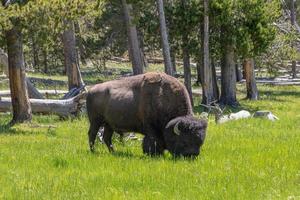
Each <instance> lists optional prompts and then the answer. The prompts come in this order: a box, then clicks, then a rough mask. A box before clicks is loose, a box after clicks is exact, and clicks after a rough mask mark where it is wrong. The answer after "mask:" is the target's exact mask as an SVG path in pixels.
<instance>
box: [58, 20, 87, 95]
mask: <svg viewBox="0 0 300 200" xmlns="http://www.w3.org/2000/svg"><path fill="white" fill-rule="evenodd" d="M65 25H66V30H65V31H64V32H63V35H62V42H63V46H64V59H65V60H64V62H65V68H66V69H67V75H68V86H69V90H71V89H73V88H80V87H81V86H82V85H84V83H83V80H82V78H81V73H80V69H79V61H78V55H77V49H76V37H75V29H74V22H72V21H65Z"/></svg>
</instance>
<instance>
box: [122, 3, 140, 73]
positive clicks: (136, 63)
mask: <svg viewBox="0 0 300 200" xmlns="http://www.w3.org/2000/svg"><path fill="white" fill-rule="evenodd" d="M122 6H123V10H124V18H125V22H126V27H127V35H128V46H129V56H130V59H131V62H132V69H133V74H134V75H137V74H143V73H144V66H143V60H142V57H141V50H140V45H139V40H138V33H137V29H136V25H135V24H134V23H133V20H132V16H131V13H132V5H131V4H127V2H126V0H122Z"/></svg>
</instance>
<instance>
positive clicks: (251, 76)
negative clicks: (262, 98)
mask: <svg viewBox="0 0 300 200" xmlns="http://www.w3.org/2000/svg"><path fill="white" fill-rule="evenodd" d="M243 68H244V72H245V78H246V86H247V99H250V100H258V90H257V86H256V79H255V71H254V60H253V59H252V58H247V59H245V60H244V63H243Z"/></svg>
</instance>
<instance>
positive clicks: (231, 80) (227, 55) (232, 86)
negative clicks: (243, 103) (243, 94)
mask: <svg viewBox="0 0 300 200" xmlns="http://www.w3.org/2000/svg"><path fill="white" fill-rule="evenodd" d="M221 65H222V66H221V76H222V80H221V84H222V86H221V89H222V91H221V99H220V103H221V104H222V105H224V106H225V105H228V106H237V105H238V102H237V99H236V70H235V63H234V47H233V45H231V44H226V43H225V44H224V47H223V52H222V64H221Z"/></svg>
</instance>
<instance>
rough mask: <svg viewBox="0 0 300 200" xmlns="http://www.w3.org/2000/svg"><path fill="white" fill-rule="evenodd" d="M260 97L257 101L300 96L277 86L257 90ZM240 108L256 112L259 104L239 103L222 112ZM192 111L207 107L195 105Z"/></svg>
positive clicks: (198, 112)
mask: <svg viewBox="0 0 300 200" xmlns="http://www.w3.org/2000/svg"><path fill="white" fill-rule="evenodd" d="M241 93H245V91H242V92H241ZM259 95H260V99H259V100H258V102H259V101H260V100H261V101H274V102H290V101H291V100H289V99H287V98H285V97H294V98H300V92H299V91H292V90H289V91H287V90H283V88H282V89H280V88H277V89H276V90H267V89H263V90H260V91H259ZM242 101H243V102H247V99H245V98H244V99H242ZM241 110H247V111H249V112H251V113H253V112H256V111H257V110H260V107H259V104H257V106H253V105H249V106H245V105H240V106H238V107H230V106H226V108H225V110H224V114H227V113H234V112H238V111H241ZM194 112H195V113H196V114H201V113H202V112H207V109H206V108H205V107H203V106H201V105H197V106H195V107H194Z"/></svg>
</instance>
